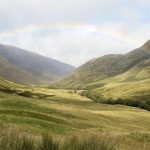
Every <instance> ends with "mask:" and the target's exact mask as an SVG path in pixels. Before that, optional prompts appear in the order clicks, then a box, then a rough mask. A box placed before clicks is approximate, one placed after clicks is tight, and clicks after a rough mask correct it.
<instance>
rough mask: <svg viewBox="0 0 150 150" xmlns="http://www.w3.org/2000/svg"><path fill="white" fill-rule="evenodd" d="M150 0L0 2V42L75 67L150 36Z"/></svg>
mask: <svg viewBox="0 0 150 150" xmlns="http://www.w3.org/2000/svg"><path fill="white" fill-rule="evenodd" d="M149 6H150V3H149V0H133V1H126V0H82V1H81V0H26V1H20V0H5V1H0V22H1V24H0V42H1V43H4V44H8V45H14V46H18V47H21V48H24V49H27V50H30V51H34V52H37V53H40V54H42V55H45V56H48V57H51V58H55V59H58V60H61V61H64V62H66V63H70V64H73V65H75V66H79V65H81V64H82V63H84V62H85V61H87V60H89V59H91V58H94V57H99V56H102V55H105V54H110V53H126V52H128V51H130V50H132V49H133V48H136V47H139V46H141V45H142V44H143V43H144V42H146V40H148V39H150V32H149V27H150V15H149V14H150V10H149Z"/></svg>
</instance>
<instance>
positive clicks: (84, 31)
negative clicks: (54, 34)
mask: <svg viewBox="0 0 150 150" xmlns="http://www.w3.org/2000/svg"><path fill="white" fill-rule="evenodd" d="M49 30H58V31H64V32H74V33H76V32H77V33H79V34H81V35H88V34H92V33H96V35H101V36H107V37H110V38H112V39H117V40H119V41H124V42H126V43H127V44H129V45H133V43H134V41H132V40H131V39H130V38H128V37H126V36H125V35H122V33H121V32H119V31H117V30H115V29H114V28H113V27H108V26H104V25H103V26H97V25H89V24H81V23H74V24H72V23H67V24H66V23H59V24H58V23H51V24H39V25H29V26H25V27H21V28H19V29H18V28H17V29H14V30H11V31H7V32H2V33H1V34H0V39H2V38H11V37H18V36H19V35H24V34H31V33H34V32H42V31H49ZM131 42H132V43H131ZM135 45H136V44H135Z"/></svg>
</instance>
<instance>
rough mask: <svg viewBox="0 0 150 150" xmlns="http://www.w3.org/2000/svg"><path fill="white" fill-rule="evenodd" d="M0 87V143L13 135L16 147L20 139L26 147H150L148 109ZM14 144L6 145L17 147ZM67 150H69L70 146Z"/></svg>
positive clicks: (52, 92) (58, 92)
mask: <svg viewBox="0 0 150 150" xmlns="http://www.w3.org/2000/svg"><path fill="white" fill-rule="evenodd" d="M1 85H3V86H1V92H0V125H1V134H2V135H3V137H6V138H4V143H5V142H6V143H8V141H7V140H10V141H11V139H9V138H13V137H14V136H13V137H11V136H8V135H9V134H11V135H12V134H13V133H12V132H13V131H15V133H16V136H15V137H16V142H17V143H18V140H17V138H18V137H20V136H21V137H22V138H23V140H25V142H27V144H31V143H28V141H30V142H32V144H33V145H34V146H33V147H34V149H36V145H38V144H39V143H41V142H42V141H43V140H46V141H45V142H46V143H47V144H48V145H49V144H50V143H51V144H55V142H56V143H57V144H58V143H59V144H58V146H57V148H58V149H61V147H63V145H66V144H68V145H70V146H72V145H73V144H71V142H73V141H74V140H76V142H73V143H76V144H75V146H74V149H76V150H78V149H79V150H82V149H83V148H82V147H85V146H83V145H91V144H90V143H94V146H95V147H96V148H95V149H96V150H97V149H102V148H100V147H101V146H102V145H103V147H104V148H103V149H106V150H108V149H109V148H110V150H111V149H122V150H123V149H125V150H126V149H129V150H134V149H139V150H141V149H145V150H147V149H148V148H149V147H150V145H149V141H150V114H149V111H146V110H143V109H139V108H134V107H128V106H123V105H107V104H98V103H95V102H93V101H91V100H90V99H88V98H87V97H84V96H80V94H78V92H77V91H74V90H63V89H60V90H56V89H47V88H42V87H41V88H39V87H31V86H30V87H28V86H22V85H18V84H14V83H12V82H8V81H4V80H1ZM4 89H5V90H4ZM6 89H7V90H6ZM23 93H24V94H23ZM45 137H46V138H45ZM28 138H31V139H32V140H33V141H32V140H31V139H30V140H28ZM36 139H38V140H40V142H37V141H36ZM67 139H69V140H67ZM70 139H73V141H71V140H70ZM23 140H21V141H23ZM10 141H9V142H10ZM93 141H94V142H93ZM49 142H50V143H49ZM53 142H54V143H53ZM2 143H3V142H2ZM17 143H10V145H11V144H14V146H16V144H17ZM85 143H86V144H85ZM102 143H103V144H102ZM19 144H20V142H19ZM21 144H22V143H21ZM23 144H24V142H23ZM57 144H56V145H57ZM0 145H1V144H0ZM2 145H3V144H2ZM4 145H5V144H4ZM4 145H3V146H4ZM17 145H18V144H17ZM108 146H109V147H108ZM11 147H12V146H11ZM39 147H42V146H41V145H39ZM77 147H78V148H77ZM98 147H99V148H98ZM89 148H90V146H89ZM3 149H4V148H3ZM20 149H22V148H20ZM24 149H25V148H24ZM31 149H33V148H31ZM47 149H50V148H47ZM67 149H68V150H72V149H73V148H70V147H69V146H68V148H66V150H67ZM91 149H94V148H91ZM83 150H84V149H83ZM87 150H88V149H87Z"/></svg>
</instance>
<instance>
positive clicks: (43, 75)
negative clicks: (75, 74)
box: [0, 44, 75, 84]
mask: <svg viewBox="0 0 150 150" xmlns="http://www.w3.org/2000/svg"><path fill="white" fill-rule="evenodd" d="M0 66H2V67H1V69H0V76H1V77H3V78H5V79H7V80H11V81H14V82H17V83H22V84H45V83H48V82H50V81H54V80H56V79H59V78H62V77H64V76H66V75H68V74H70V73H71V72H72V71H73V70H74V69H75V68H74V67H73V66H71V65H68V64H65V63H62V62H59V61H57V60H54V59H51V58H48V57H44V56H41V55H39V54H36V53H33V52H29V51H26V50H23V49H20V48H16V47H12V46H6V45H2V44H1V45H0Z"/></svg>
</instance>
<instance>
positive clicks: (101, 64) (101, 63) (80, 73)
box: [50, 41, 150, 89]
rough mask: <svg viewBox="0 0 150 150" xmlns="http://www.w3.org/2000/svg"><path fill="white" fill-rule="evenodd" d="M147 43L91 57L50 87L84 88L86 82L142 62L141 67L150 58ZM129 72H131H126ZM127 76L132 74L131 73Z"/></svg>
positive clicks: (103, 77) (125, 70) (118, 73)
mask: <svg viewBox="0 0 150 150" xmlns="http://www.w3.org/2000/svg"><path fill="white" fill-rule="evenodd" d="M149 44H150V41H148V42H147V43H145V44H144V45H143V46H142V47H140V48H138V49H135V50H133V51H131V52H129V53H127V54H125V55H106V56H103V57H100V58H96V59H93V60H91V61H89V62H87V63H85V64H84V65H82V66H81V67H80V68H78V69H77V70H76V71H75V72H74V73H73V74H72V75H71V76H69V77H67V78H65V79H63V80H60V81H58V82H54V83H52V84H50V87H54V88H55V87H56V88H74V89H86V88H87V85H88V84H91V83H94V82H99V81H101V80H104V79H107V78H110V77H115V76H118V75H120V74H122V73H126V72H128V71H129V70H132V69H134V67H136V66H137V65H138V64H141V63H142V64H143V66H142V67H145V66H144V62H145V61H146V60H149V59H150V46H149ZM147 65H149V64H147ZM146 67H150V66H146ZM137 69H141V68H137ZM145 69H147V68H145ZM139 71H140V70H137V71H136V72H139ZM129 73H132V72H128V73H127V74H129ZM129 76H132V74H131V75H129Z"/></svg>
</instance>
